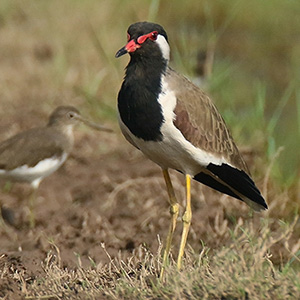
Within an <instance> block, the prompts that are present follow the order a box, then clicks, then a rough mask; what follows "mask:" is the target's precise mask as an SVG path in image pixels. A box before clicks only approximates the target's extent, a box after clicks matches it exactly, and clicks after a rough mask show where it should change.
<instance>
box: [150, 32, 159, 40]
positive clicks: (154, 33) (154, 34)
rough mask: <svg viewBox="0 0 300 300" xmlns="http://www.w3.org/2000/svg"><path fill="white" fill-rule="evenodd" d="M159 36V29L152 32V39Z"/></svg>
mask: <svg viewBox="0 0 300 300" xmlns="http://www.w3.org/2000/svg"><path fill="white" fill-rule="evenodd" d="M157 36H158V32H157V31H153V32H151V35H150V39H151V40H152V41H155V40H156V39H157Z"/></svg>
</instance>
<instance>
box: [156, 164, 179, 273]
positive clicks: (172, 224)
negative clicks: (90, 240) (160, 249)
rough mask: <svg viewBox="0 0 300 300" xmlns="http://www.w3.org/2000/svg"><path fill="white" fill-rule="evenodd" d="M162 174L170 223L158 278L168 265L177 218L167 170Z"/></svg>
mask: <svg viewBox="0 0 300 300" xmlns="http://www.w3.org/2000/svg"><path fill="white" fill-rule="evenodd" d="M163 174H164V178H165V182H166V186H167V191H168V195H169V203H170V214H171V222H170V226H169V232H168V235H167V240H166V248H165V251H164V256H163V265H162V269H161V272H160V278H162V277H163V274H164V270H165V267H166V266H167V263H168V257H169V253H170V249H171V244H172V239H173V233H174V231H175V228H176V221H177V217H178V213H179V204H178V202H177V200H176V197H175V193H174V189H173V185H172V182H171V178H170V175H169V172H168V170H163Z"/></svg>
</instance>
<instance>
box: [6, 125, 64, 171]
mask: <svg viewBox="0 0 300 300" xmlns="http://www.w3.org/2000/svg"><path fill="white" fill-rule="evenodd" d="M67 143H68V142H67V139H65V138H63V136H61V135H60V134H59V133H58V132H57V134H55V132H53V131H52V130H49V129H48V128H34V129H30V130H28V131H25V132H22V133H20V134H17V135H15V136H13V137H11V138H10V139H8V140H6V141H3V142H2V143H1V144H0V169H3V170H13V169H15V168H16V167H18V166H22V165H27V166H29V167H33V166H35V165H36V164H37V163H38V162H39V161H41V160H43V159H46V158H49V157H54V156H56V157H60V156H61V155H62V154H63V152H64V150H65V151H66V152H68V151H69V147H68V145H67Z"/></svg>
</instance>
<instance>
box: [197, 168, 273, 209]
mask: <svg viewBox="0 0 300 300" xmlns="http://www.w3.org/2000/svg"><path fill="white" fill-rule="evenodd" d="M207 169H208V170H209V171H210V172H211V173H212V174H213V175H215V178H214V176H210V175H209V174H208V173H203V172H201V173H199V174H197V175H196V176H194V179H195V180H197V181H199V182H201V183H203V184H205V185H207V186H209V187H211V188H213V189H215V190H217V191H219V192H222V193H224V194H227V195H229V196H232V197H235V198H237V199H239V200H245V199H243V197H245V198H247V199H249V200H251V201H253V202H254V203H256V204H258V205H259V206H260V207H261V208H263V209H267V208H268V206H267V204H266V202H265V200H264V198H263V197H262V195H261V193H260V191H259V189H258V188H257V187H256V185H255V183H254V182H253V180H252V179H251V178H250V177H249V176H248V175H247V174H246V173H245V172H244V171H242V170H238V169H236V168H234V167H231V166H229V165H227V164H222V165H220V166H218V165H214V164H209V165H208V166H207ZM217 179H220V181H218V180H217ZM222 182H223V183H224V184H223V183H222ZM242 196H243V197H242ZM246 202H248V201H246Z"/></svg>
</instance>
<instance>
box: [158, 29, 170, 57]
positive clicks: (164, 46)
mask: <svg viewBox="0 0 300 300" xmlns="http://www.w3.org/2000/svg"><path fill="white" fill-rule="evenodd" d="M156 43H157V44H158V46H159V48H160V50H161V52H162V55H163V58H164V59H166V60H167V61H169V60H170V46H169V44H168V42H167V41H166V39H165V37H164V36H163V35H161V34H159V35H158V36H157V39H156Z"/></svg>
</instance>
